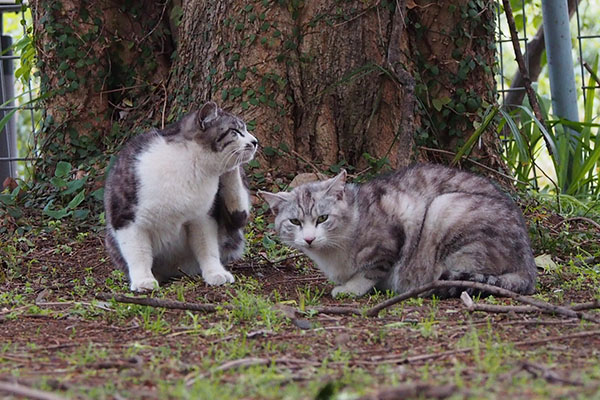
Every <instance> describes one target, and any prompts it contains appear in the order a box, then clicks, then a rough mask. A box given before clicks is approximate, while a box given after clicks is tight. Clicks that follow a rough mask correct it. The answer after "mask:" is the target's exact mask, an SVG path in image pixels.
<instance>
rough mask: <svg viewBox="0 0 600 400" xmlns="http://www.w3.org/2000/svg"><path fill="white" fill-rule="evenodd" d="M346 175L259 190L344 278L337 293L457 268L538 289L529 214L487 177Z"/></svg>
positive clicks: (293, 233) (312, 252)
mask: <svg viewBox="0 0 600 400" xmlns="http://www.w3.org/2000/svg"><path fill="white" fill-rule="evenodd" d="M345 176H346V175H345V172H343V173H341V174H340V175H338V176H337V177H335V178H332V179H330V180H327V181H323V182H316V183H308V184H305V185H302V186H299V187H297V188H295V189H294V190H293V191H292V192H290V193H275V194H274V193H261V194H262V196H263V197H264V198H265V200H267V202H269V204H270V206H271V209H272V210H273V211H274V213H275V214H276V218H275V228H276V230H277V232H278V234H279V235H280V237H281V238H282V240H283V241H284V242H285V243H287V244H288V245H290V246H292V247H295V248H297V249H300V250H301V251H303V252H304V253H306V254H307V255H308V256H309V257H310V258H311V259H312V260H313V261H314V262H315V263H316V264H317V266H318V267H319V268H320V269H321V270H322V271H323V272H324V273H325V274H326V275H327V276H328V277H329V278H330V279H331V280H333V281H334V282H335V283H336V284H338V286H337V287H336V288H334V290H333V295H336V294H339V293H351V294H354V295H363V294H365V293H366V292H368V291H369V290H370V289H371V288H372V287H374V286H377V287H378V288H381V289H393V290H395V291H397V292H405V291H408V290H411V289H413V288H416V287H418V286H421V285H423V284H426V283H428V282H431V281H433V280H436V279H458V278H460V279H464V280H472V281H476V282H483V283H489V284H492V285H496V286H499V287H502V288H505V289H508V290H512V291H515V292H519V293H524V294H530V293H532V292H533V290H534V288H535V282H536V267H535V263H534V259H533V253H532V250H531V246H530V244H529V238H528V235H527V228H526V226H525V223H524V220H523V217H522V214H521V212H520V210H519V209H518V208H517V206H516V205H515V204H514V202H513V201H512V200H511V199H510V198H509V197H508V196H507V195H506V194H504V193H502V192H501V191H500V190H499V189H498V188H497V187H496V186H495V185H494V184H492V183H491V182H490V181H489V180H487V179H485V178H483V177H480V176H477V175H474V174H470V173H467V172H463V171H459V170H456V169H451V168H448V167H444V166H440V165H430V164H416V165H413V166H411V167H408V168H405V169H402V170H399V171H396V172H394V173H391V174H388V175H384V176H380V177H378V178H376V179H373V180H372V181H370V182H367V183H364V184H362V185H354V184H345ZM323 215H327V218H326V220H325V221H323V219H324V218H323ZM320 216H321V221H322V222H321V223H318V218H319V217H320ZM290 221H292V222H295V223H296V224H294V223H292V222H290ZM298 222H299V223H300V224H297V223H298ZM313 236H314V239H313ZM305 239H309V241H310V243H309V242H308V241H307V240H305ZM311 239H312V240H311ZM440 294H441V295H443V296H456V295H457V294H458V292H457V291H453V290H449V291H444V292H443V293H440Z"/></svg>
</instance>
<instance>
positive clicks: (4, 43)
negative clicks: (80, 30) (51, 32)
mask: <svg viewBox="0 0 600 400" xmlns="http://www.w3.org/2000/svg"><path fill="white" fill-rule="evenodd" d="M1 18H2V13H0V21H1ZM1 29H2V23H1V22H0V32H1ZM10 46H12V38H11V37H10V36H5V35H2V37H1V42H0V49H1V50H2V51H5V53H4V54H3V55H4V56H11V55H12V51H11V50H8V51H6V49H10ZM1 63H2V65H1V66H0V70H1V72H2V75H1V76H0V79H2V82H1V85H2V86H1V90H0V104H3V106H2V111H0V118H3V117H4V116H5V115H6V114H7V113H8V112H9V111H7V109H8V107H14V100H13V101H11V102H10V103H7V104H4V103H5V102H7V101H9V100H10V99H13V98H14V97H15V78H14V75H13V61H12V60H11V59H6V58H4V59H2V60H1ZM16 128H17V126H16V120H15V116H14V115H13V116H12V117H11V118H10V120H9V121H8V123H7V124H6V125H4V127H2V129H1V130H0V159H2V158H6V159H7V160H4V161H0V185H1V184H2V182H4V180H5V179H6V178H7V177H13V178H14V177H16V176H17V163H16V161H14V160H11V158H16V157H17V129H16ZM0 190H1V187H0Z"/></svg>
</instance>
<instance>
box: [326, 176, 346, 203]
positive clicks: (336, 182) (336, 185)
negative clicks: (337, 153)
mask: <svg viewBox="0 0 600 400" xmlns="http://www.w3.org/2000/svg"><path fill="white" fill-rule="evenodd" d="M347 175H348V174H347V172H346V170H345V169H342V171H341V172H340V173H339V174H337V175H336V176H334V177H333V178H331V179H329V180H327V181H326V183H327V189H326V190H325V194H329V195H332V196H335V197H336V198H337V199H338V200H342V199H343V198H344V187H345V186H346V176H347Z"/></svg>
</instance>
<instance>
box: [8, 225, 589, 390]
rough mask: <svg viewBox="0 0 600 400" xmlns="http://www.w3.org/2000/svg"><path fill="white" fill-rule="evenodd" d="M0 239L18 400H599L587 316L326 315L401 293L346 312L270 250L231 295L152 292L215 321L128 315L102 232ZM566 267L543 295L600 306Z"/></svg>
mask: <svg viewBox="0 0 600 400" xmlns="http://www.w3.org/2000/svg"><path fill="white" fill-rule="evenodd" d="M596 237H597V236H596ZM3 240H6V243H5V244H4V245H3V250H2V251H3V253H2V254H1V255H2V264H1V265H2V268H3V271H2V281H0V282H1V283H0V359H1V363H0V397H2V398H21V397H19V395H18V393H20V392H19V391H18V390H17V389H15V388H19V390H21V389H25V390H37V391H38V392H31V393H29V394H27V395H26V396H24V397H26V398H100V399H105V398H106V399H109V398H114V399H123V398H125V399H129V398H148V399H155V398H161V399H162V398H225V397H226V396H227V397H230V398H248V399H250V398H251V399H262V398H293V399H295V398H301V399H304V398H317V399H329V398H331V399H353V398H373V399H375V398H377V399H385V398H407V397H417V398H445V397H451V398H526V399H529V398H539V399H545V398H583V399H591V398H600V381H599V379H600V363H599V356H600V327H599V326H598V325H597V324H595V323H592V322H585V321H581V320H579V319H578V318H566V317H563V316H558V315H547V314H542V313H538V312H534V313H531V312H528V313H517V312H509V313H490V312H469V311H468V310H467V309H466V307H465V305H464V304H463V303H462V302H461V300H460V299H447V300H438V299H435V298H434V299H410V300H407V301H404V302H402V303H400V304H397V305H395V306H393V307H390V308H388V309H385V310H384V311H383V312H382V313H381V314H380V315H379V316H378V317H367V316H364V315H338V314H334V313H327V312H317V311H315V309H314V308H315V307H326V306H352V307H358V308H361V309H366V308H368V307H370V306H372V305H374V304H377V303H379V302H380V301H382V300H385V299H386V298H388V297H390V296H391V294H382V293H378V294H374V295H371V296H367V297H365V298H361V299H358V300H356V299H350V298H346V299H341V300H334V299H332V298H331V296H330V291H331V288H332V285H331V284H330V283H328V282H327V281H326V279H324V278H323V276H322V275H321V274H320V273H319V272H318V271H317V270H316V269H314V268H313V267H312V266H311V265H310V263H309V262H308V260H306V259H304V258H303V257H300V256H298V255H296V254H291V255H287V256H285V257H283V258H284V259H283V260H277V262H273V260H269V259H268V256H266V255H265V254H264V253H260V252H257V253H253V252H251V254H249V255H248V256H247V257H246V259H245V260H244V261H243V262H240V263H238V264H236V265H234V266H232V267H231V270H232V272H233V273H234V275H235V276H236V278H237V281H236V283H235V284H233V285H229V286H226V287H207V286H205V285H204V283H202V282H201V281H193V280H191V279H183V280H181V281H177V282H173V283H170V284H168V285H166V286H164V287H163V288H161V290H160V291H158V292H156V293H154V294H153V297H156V298H159V299H163V300H164V299H172V300H179V301H186V302H194V303H210V304H215V305H221V306H224V308H223V309H220V310H217V311H216V312H211V313H205V312H197V311H194V312H192V311H189V310H174V309H164V308H157V307H146V306H139V305H134V304H123V303H117V302H115V301H103V300H99V299H98V295H99V294H100V293H121V294H125V295H129V292H128V290H127V286H126V281H125V279H124V277H123V276H122V275H120V274H116V273H114V272H113V270H112V266H111V264H110V262H109V261H108V260H107V258H106V257H107V256H106V255H105V253H104V250H103V246H102V241H101V233H94V232H90V233H88V232H86V231H85V230H82V231H81V232H77V231H74V232H73V231H69V230H68V229H65V228H64V226H63V227H62V228H60V227H58V228H57V227H54V229H50V228H48V229H41V230H39V231H38V232H35V233H34V230H32V231H31V232H29V233H26V234H23V235H22V236H20V238H19V239H17V237H16V236H12V237H6V236H4V238H3ZM563 261H564V263H563V264H564V265H566V266H559V267H557V268H558V269H557V268H555V269H551V268H550V269H547V270H546V271H544V270H542V269H540V282H539V284H538V293H537V295H536V296H535V297H536V298H538V299H541V300H545V301H549V302H551V303H553V304H562V305H571V304H573V303H582V302H589V301H592V300H594V299H595V298H596V299H597V298H598V294H599V292H598V287H599V286H598V274H599V273H600V266H599V265H598V264H597V260H596V261H595V264H594V261H593V260H592V261H591V262H589V263H588V264H585V265H583V266H581V265H571V266H570V267H569V266H568V265H569V263H568V261H567V260H563ZM588 261H589V260H588ZM571 264H572V263H571ZM561 265H562V264H561ZM476 301H478V302H479V303H484V304H495V305H520V304H519V303H517V302H515V301H512V300H510V299H503V298H493V297H491V298H485V299H476ZM311 309H312V310H311ZM589 312H590V313H591V314H592V315H595V316H597V317H600V313H597V312H596V311H589ZM10 385H12V386H10ZM21 393H22V392H21ZM38 395H39V396H55V397H38Z"/></svg>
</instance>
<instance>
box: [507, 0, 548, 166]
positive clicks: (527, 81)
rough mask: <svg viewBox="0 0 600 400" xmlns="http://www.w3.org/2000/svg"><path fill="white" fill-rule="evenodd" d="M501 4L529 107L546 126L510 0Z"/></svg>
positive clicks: (546, 139) (546, 140) (545, 139)
mask: <svg viewBox="0 0 600 400" xmlns="http://www.w3.org/2000/svg"><path fill="white" fill-rule="evenodd" d="M502 4H503V5H504V12H505V13H506V21H507V22H508V29H509V31H510V38H511V41H512V44H513V48H514V50H515V58H516V60H517V65H518V66H519V72H520V73H521V76H522V77H523V84H524V85H525V91H526V92H527V97H528V98H529V104H531V108H533V113H534V114H535V117H536V118H537V119H538V121H540V123H541V124H542V125H543V126H544V128H546V122H545V121H544V117H543V116H542V112H541V110H540V105H539V103H538V101H537V97H536V96H535V92H534V91H533V88H532V87H531V78H530V77H529V73H528V72H527V68H526V67H525V60H524V59H523V54H522V53H521V47H520V46H519V37H518V36H517V27H516V24H515V18H514V17H513V13H512V8H511V7H510V0H502ZM546 130H547V128H546ZM542 136H543V137H544V141H545V142H546V147H547V149H548V153H549V154H550V155H552V147H550V143H548V138H546V136H545V135H542Z"/></svg>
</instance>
